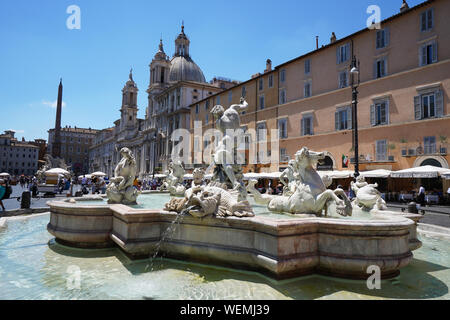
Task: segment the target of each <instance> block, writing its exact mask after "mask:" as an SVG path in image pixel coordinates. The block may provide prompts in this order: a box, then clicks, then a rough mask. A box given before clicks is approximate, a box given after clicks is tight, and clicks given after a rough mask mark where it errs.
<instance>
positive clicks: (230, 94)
mask: <svg viewBox="0 0 450 320" xmlns="http://www.w3.org/2000/svg"><path fill="white" fill-rule="evenodd" d="M232 100H233V92H232V91H231V90H230V91H228V103H231V101H232Z"/></svg>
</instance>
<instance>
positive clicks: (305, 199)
mask: <svg viewBox="0 0 450 320" xmlns="http://www.w3.org/2000/svg"><path fill="white" fill-rule="evenodd" d="M324 157H325V154H324V153H323V152H314V151H310V150H309V149H308V148H306V147H303V148H302V149H301V150H299V151H298V152H297V153H296V154H295V160H294V161H295V162H294V164H293V167H294V176H295V181H293V182H292V189H291V190H293V193H292V194H291V195H290V196H274V195H267V194H266V195H261V194H260V196H255V193H259V192H258V191H257V190H256V189H255V188H254V182H250V183H249V185H248V187H247V190H248V191H249V192H251V193H252V194H253V195H254V197H255V201H257V200H258V201H259V204H266V205H267V208H268V209H269V210H270V211H273V212H287V213H294V214H299V213H303V214H305V213H306V214H315V215H316V216H322V213H323V212H324V214H325V216H327V215H328V208H329V206H330V205H331V204H335V205H336V212H337V213H338V214H340V215H342V216H351V215H352V204H351V202H350V200H349V199H348V197H347V195H346V194H345V192H344V190H342V189H336V190H327V189H326V187H325V185H324V182H323V181H322V178H321V177H320V176H319V174H318V173H317V171H316V170H315V169H314V167H315V166H316V165H317V162H318V161H319V160H322V159H324Z"/></svg>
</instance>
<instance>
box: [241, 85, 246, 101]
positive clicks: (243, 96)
mask: <svg viewBox="0 0 450 320" xmlns="http://www.w3.org/2000/svg"><path fill="white" fill-rule="evenodd" d="M246 93H247V92H246V89H245V86H242V94H241V96H242V98H245V94H246Z"/></svg>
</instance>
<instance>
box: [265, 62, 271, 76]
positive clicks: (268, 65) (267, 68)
mask: <svg viewBox="0 0 450 320" xmlns="http://www.w3.org/2000/svg"><path fill="white" fill-rule="evenodd" d="M269 71H272V60H270V59H267V61H266V70H264V73H266V72H269Z"/></svg>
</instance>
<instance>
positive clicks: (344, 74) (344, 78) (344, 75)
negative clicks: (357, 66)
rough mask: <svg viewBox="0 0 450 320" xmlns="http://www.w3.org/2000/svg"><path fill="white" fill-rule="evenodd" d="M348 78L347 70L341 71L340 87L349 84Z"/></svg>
mask: <svg viewBox="0 0 450 320" xmlns="http://www.w3.org/2000/svg"><path fill="white" fill-rule="evenodd" d="M347 78H348V77H347V70H345V71H341V72H339V88H345V87H347V86H348V81H347Z"/></svg>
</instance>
